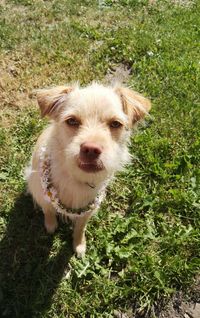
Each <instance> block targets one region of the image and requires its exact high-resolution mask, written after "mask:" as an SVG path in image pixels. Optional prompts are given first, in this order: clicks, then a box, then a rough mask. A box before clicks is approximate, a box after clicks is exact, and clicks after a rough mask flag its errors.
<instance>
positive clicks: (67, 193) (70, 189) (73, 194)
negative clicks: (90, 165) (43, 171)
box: [57, 181, 98, 209]
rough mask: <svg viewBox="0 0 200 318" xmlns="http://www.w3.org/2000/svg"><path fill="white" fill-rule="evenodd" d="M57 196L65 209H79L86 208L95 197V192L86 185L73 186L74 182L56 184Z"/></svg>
mask: <svg viewBox="0 0 200 318" xmlns="http://www.w3.org/2000/svg"><path fill="white" fill-rule="evenodd" d="M57 190H58V196H59V199H60V201H61V202H62V203H63V204H64V205H65V206H66V207H67V208H73V209H79V208H84V207H86V206H87V205H88V204H89V203H91V202H92V201H93V200H94V199H95V197H96V195H97V192H98V191H97V190H96V189H92V188H90V187H89V186H88V185H86V184H80V185H79V184H75V182H72V181H70V182H67V183H62V182H60V183H59V184H57Z"/></svg>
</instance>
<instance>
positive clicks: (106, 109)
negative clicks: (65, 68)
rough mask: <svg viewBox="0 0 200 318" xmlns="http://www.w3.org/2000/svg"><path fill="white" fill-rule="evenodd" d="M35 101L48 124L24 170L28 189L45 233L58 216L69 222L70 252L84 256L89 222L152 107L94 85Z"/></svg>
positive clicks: (42, 93)
mask: <svg viewBox="0 0 200 318" xmlns="http://www.w3.org/2000/svg"><path fill="white" fill-rule="evenodd" d="M37 100H38V104H39V107H40V110H41V115H42V117H44V116H48V117H49V119H51V124H50V125H49V126H48V127H47V128H46V129H45V130H44V131H43V133H42V134H41V135H40V137H39V139H38V141H37V143H36V146H35V149H34V152H33V155H32V160H31V164H30V166H29V167H28V168H27V169H26V178H27V183H28V190H29V192H30V193H31V194H32V196H33V199H34V201H35V202H36V203H37V204H38V205H39V206H40V207H41V208H42V210H43V213H44V224H45V227H46V230H47V232H48V233H53V232H54V231H55V230H56V228H57V226H58V223H57V217H56V215H57V214H61V215H62V217H64V218H65V219H67V220H69V219H70V220H71V221H72V223H73V249H74V251H75V253H76V254H77V256H78V257H82V256H84V254H85V252H86V238H85V230H86V225H87V222H88V221H89V219H90V218H91V216H92V215H93V214H94V213H95V212H96V210H97V209H98V208H99V206H100V204H101V201H102V199H103V198H104V192H105V189H106V186H107V185H108V183H109V181H110V180H111V179H112V177H113V176H114V174H115V172H116V171H120V170H122V168H123V167H124V165H125V164H127V163H128V162H129V161H130V154H129V151H128V143H129V140H130V135H131V131H132V128H133V127H135V126H136V125H137V124H138V122H139V121H140V120H142V119H143V118H144V116H145V115H146V114H148V112H149V110H150V108H151V102H150V101H149V100H148V99H147V98H145V97H143V96H142V95H140V94H139V93H137V92H135V91H133V90H131V89H129V88H127V87H122V86H120V85H115V86H114V87H112V86H110V87H109V86H104V85H102V84H99V83H96V82H93V83H92V84H91V85H89V86H86V87H82V88H81V87H79V85H78V84H76V85H72V86H58V87H54V88H50V89H42V90H38V91H37Z"/></svg>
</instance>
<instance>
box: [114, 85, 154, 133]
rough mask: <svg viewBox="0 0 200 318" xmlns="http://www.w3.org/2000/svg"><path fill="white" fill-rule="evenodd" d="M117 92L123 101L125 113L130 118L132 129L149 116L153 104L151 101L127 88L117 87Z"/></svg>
mask: <svg viewBox="0 0 200 318" xmlns="http://www.w3.org/2000/svg"><path fill="white" fill-rule="evenodd" d="M115 91H116V93H117V94H118V96H119V97H120V99H121V102H122V106H123V111H124V112H125V114H126V115H127V116H128V118H129V127H130V128H131V127H133V125H134V124H135V123H137V122H138V121H140V120H141V119H143V118H144V116H145V115H147V114H148V112H149V110H150V109H151V102H150V100H149V99H147V98H145V97H143V96H142V95H140V94H139V93H137V92H135V91H133V90H131V89H129V88H126V87H117V88H116V90H115Z"/></svg>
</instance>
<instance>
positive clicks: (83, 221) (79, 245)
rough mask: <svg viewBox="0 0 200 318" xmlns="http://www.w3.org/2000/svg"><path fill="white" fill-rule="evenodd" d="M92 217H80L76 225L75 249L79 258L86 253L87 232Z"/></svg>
mask: <svg viewBox="0 0 200 318" xmlns="http://www.w3.org/2000/svg"><path fill="white" fill-rule="evenodd" d="M90 217H91V215H86V216H82V217H78V218H77V219H76V220H75V223H74V231H73V248H74V252H75V253H76V254H77V256H78V257H83V256H84V255H85V252H86V238H85V230H86V226H87V223H88V221H89V219H90Z"/></svg>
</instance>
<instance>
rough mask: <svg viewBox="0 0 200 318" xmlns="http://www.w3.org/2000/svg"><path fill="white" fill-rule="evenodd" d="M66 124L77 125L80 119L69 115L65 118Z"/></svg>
mask: <svg viewBox="0 0 200 318" xmlns="http://www.w3.org/2000/svg"><path fill="white" fill-rule="evenodd" d="M66 123H67V125H69V126H74V127H78V126H79V125H80V121H79V120H78V119H76V118H75V117H70V118H68V119H67V120H66Z"/></svg>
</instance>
